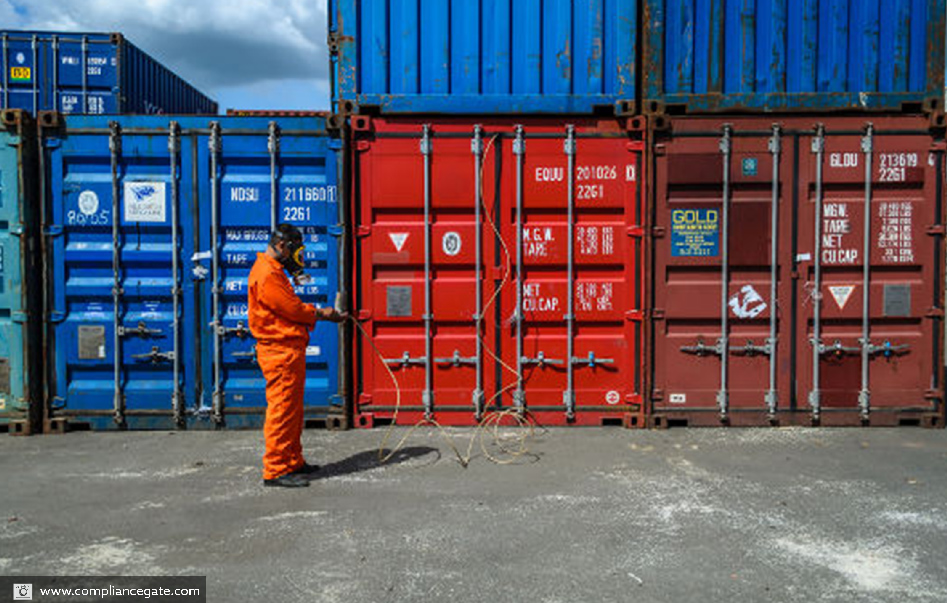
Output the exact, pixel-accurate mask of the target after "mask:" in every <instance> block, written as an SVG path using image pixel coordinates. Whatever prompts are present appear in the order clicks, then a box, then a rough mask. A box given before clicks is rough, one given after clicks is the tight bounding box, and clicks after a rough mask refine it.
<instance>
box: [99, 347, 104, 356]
mask: <svg viewBox="0 0 947 603" xmlns="http://www.w3.org/2000/svg"><path fill="white" fill-rule="evenodd" d="M99 358H105V346H104V345H100V346H99Z"/></svg>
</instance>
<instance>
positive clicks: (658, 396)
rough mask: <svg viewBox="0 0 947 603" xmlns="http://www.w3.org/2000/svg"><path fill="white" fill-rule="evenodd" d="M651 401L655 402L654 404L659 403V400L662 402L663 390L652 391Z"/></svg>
mask: <svg viewBox="0 0 947 603" xmlns="http://www.w3.org/2000/svg"><path fill="white" fill-rule="evenodd" d="M651 399H652V400H653V401H655V402H660V401H661V400H664V390H663V389H655V390H654V391H652V392H651Z"/></svg>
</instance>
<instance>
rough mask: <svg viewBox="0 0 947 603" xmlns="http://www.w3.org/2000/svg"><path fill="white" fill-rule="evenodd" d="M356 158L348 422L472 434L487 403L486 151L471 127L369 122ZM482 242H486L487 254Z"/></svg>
mask: <svg viewBox="0 0 947 603" xmlns="http://www.w3.org/2000/svg"><path fill="white" fill-rule="evenodd" d="M375 127H376V129H377V131H376V132H375V133H374V134H371V133H368V132H366V131H365V130H364V129H363V133H360V135H359V139H360V140H359V143H358V144H359V146H358V147H357V153H358V156H357V160H356V170H357V171H356V175H355V178H356V183H357V184H356V186H357V189H356V190H357V192H356V195H357V196H358V199H359V208H358V211H359V218H358V219H359V222H358V224H359V228H358V231H357V235H358V237H359V238H358V241H357V243H358V244H357V257H356V262H357V264H358V266H359V277H358V278H359V279H360V280H359V293H358V296H357V298H356V306H355V307H356V308H357V309H359V310H360V312H359V318H360V320H362V321H363V327H364V328H365V329H366V330H367V332H368V333H369V336H370V337H372V339H373V343H374V346H375V348H377V350H378V352H379V353H380V354H381V356H382V358H379V357H378V353H376V352H375V350H374V349H373V347H372V345H371V344H370V343H368V342H365V341H364V340H362V345H361V347H360V352H359V354H360V356H359V360H358V361H357V363H356V365H357V367H358V370H360V371H361V375H359V374H358V373H356V380H358V379H359V378H360V379H361V382H362V384H363V387H362V394H361V396H360V397H359V401H358V403H359V412H360V413H361V415H360V418H359V421H360V424H362V425H365V424H367V423H370V422H371V421H373V420H374V419H375V417H376V416H377V417H378V419H381V418H382V417H384V418H386V419H387V418H389V417H391V418H392V419H394V417H395V406H396V402H398V400H399V392H398V389H397V388H396V387H395V384H394V383H393V382H392V380H391V377H390V376H389V374H388V370H386V365H387V369H390V370H391V371H392V372H393V374H394V376H395V377H396V379H397V384H398V387H400V405H401V406H400V410H399V413H398V414H397V421H398V422H399V423H402V424H414V423H416V422H417V421H419V420H422V419H424V418H428V419H434V420H436V421H438V422H439V423H442V424H476V422H477V420H478V417H481V416H482V415H483V413H484V412H485V408H486V404H487V402H488V401H489V400H492V396H493V379H487V378H486V372H485V371H486V368H485V367H486V364H487V356H486V355H487V353H488V352H487V351H486V350H487V346H488V345H489V347H491V348H492V347H493V344H492V343H488V342H493V329H492V320H488V319H487V318H486V317H485V318H484V319H482V320H481V319H480V318H479V317H480V316H482V315H484V314H485V313H486V312H487V311H490V312H492V309H490V306H489V304H490V302H491V301H492V302H493V306H494V307H495V304H496V303H497V301H496V299H495V297H492V296H493V292H494V286H493V280H494V278H498V277H497V272H496V271H495V270H494V253H495V251H494V246H493V244H492V241H493V240H494V236H493V234H492V233H493V229H492V227H490V226H489V222H488V220H489V219H490V218H489V217H488V216H492V215H494V214H495V210H494V203H495V202H496V199H497V193H496V184H495V183H496V179H495V177H496V164H495V158H496V153H495V152H491V151H489V149H488V145H489V144H490V143H489V141H488V140H487V138H486V134H485V133H484V132H483V131H482V130H481V129H478V128H476V127H475V126H474V125H473V124H471V125H450V126H443V127H441V126H437V127H433V128H431V127H428V126H424V125H423V124H420V123H417V122H414V123H407V124H405V125H399V124H386V123H383V122H381V121H376V122H375ZM487 241H489V242H490V244H487Z"/></svg>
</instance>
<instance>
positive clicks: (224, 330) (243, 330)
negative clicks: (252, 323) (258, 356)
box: [217, 322, 250, 339]
mask: <svg viewBox="0 0 947 603" xmlns="http://www.w3.org/2000/svg"><path fill="white" fill-rule="evenodd" d="M217 333H218V334H220V335H221V336H227V335H236V336H237V337H239V338H240V339H246V338H247V337H249V336H250V329H248V328H247V327H246V326H244V324H243V322H238V323H237V326H235V327H225V326H224V325H218V326H217Z"/></svg>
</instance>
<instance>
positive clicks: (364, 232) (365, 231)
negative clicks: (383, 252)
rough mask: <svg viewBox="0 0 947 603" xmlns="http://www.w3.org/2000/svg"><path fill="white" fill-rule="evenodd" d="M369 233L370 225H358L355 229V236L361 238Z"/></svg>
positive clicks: (370, 231)
mask: <svg viewBox="0 0 947 603" xmlns="http://www.w3.org/2000/svg"><path fill="white" fill-rule="evenodd" d="M370 234H372V227H371V226H359V227H358V229H357V230H356V231H355V236H356V237H358V238H360V239H363V238H365V237H367V236H369V235H370Z"/></svg>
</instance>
